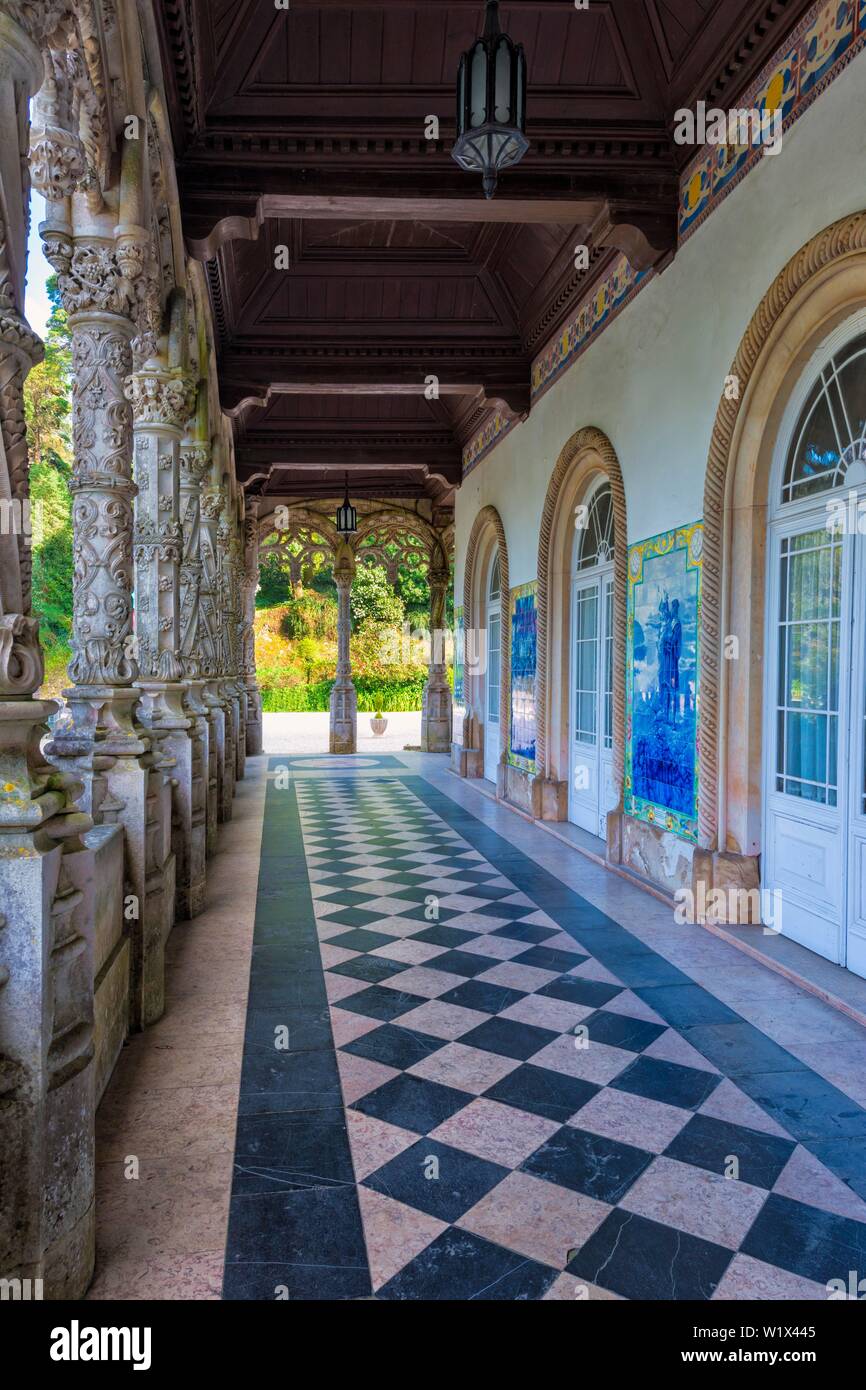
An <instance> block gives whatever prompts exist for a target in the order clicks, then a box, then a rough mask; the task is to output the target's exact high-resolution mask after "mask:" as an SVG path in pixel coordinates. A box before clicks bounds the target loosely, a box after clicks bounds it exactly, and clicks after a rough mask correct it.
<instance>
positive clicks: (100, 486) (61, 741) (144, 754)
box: [43, 227, 175, 1027]
mask: <svg viewBox="0 0 866 1390" xmlns="http://www.w3.org/2000/svg"><path fill="white" fill-rule="evenodd" d="M43 239H44V241H45V250H46V256H47V258H48V260H49V261H50V262H51V264H52V265H53V266H54V268H55V270H56V271H57V272H58V284H59V288H60V292H61V295H62V298H63V303H64V307H65V308H66V309H67V312H68V313H69V323H70V328H71V330H72V355H73V382H72V405H73V442H74V453H75V458H74V466H73V477H72V483H71V491H72V495H73V504H72V527H73V559H74V580H73V598H72V606H73V612H72V649H73V657H72V661H71V663H70V667H69V675H70V677H71V679H72V681H73V682H74V684H73V686H72V688H71V689H70V690H68V691H66V692H65V696H66V700H67V711H66V715H65V717H64V718H63V720H62V721H59V722H58V725H57V727H56V728H55V732H54V739H53V742H52V744H51V747H50V756H51V757H53V758H55V759H57V760H59V761H60V762H61V763H62V765H64V766H67V767H70V768H72V769H74V770H75V772H76V774H77V775H78V776H80V779H81V781H82V783H83V784H84V793H83V798H82V804H83V806H84V807H85V808H86V809H87V810H88V811H89V812H90V813H91V814H92V815H93V817H94V819H96V820H97V821H100V822H104V823H106V824H110V823H119V824H122V826H123V829H124V842H125V872H126V879H127V884H126V890H127V891H126V897H127V918H128V921H129V923H130V925H131V941H132V962H131V975H132V979H131V990H130V1020H131V1025H132V1026H133V1027H144V1026H145V1025H146V1024H148V1023H152V1022H154V1021H155V1020H156V1019H158V1018H159V1017H160V1016H161V1014H162V1012H163V1009H164V1006H165V942H166V939H167V937H168V933H169V931H170V930H171V925H172V921H173V918H174V896H175V881H174V880H175V862H174V856H173V854H172V851H171V786H170V781H169V779H168V776H167V774H166V770H165V767H164V765H163V761H162V759H161V758H160V757H159V756H158V752H157V751H154V750H152V748H151V739H150V738H149V737H148V735H147V733H146V732H145V730H144V729H143V728H142V727H141V725H140V724H139V723H138V722H137V720H136V717H135V709H136V705H137V704H138V700H139V692H138V690H137V689H135V687H134V682H135V680H136V679H137V677H138V663H137V660H136V639H135V636H134V635H133V630H132V583H133V553H132V545H133V511H132V504H133V498H134V496H135V491H136V489H135V485H134V483H133V481H132V446H133V434H132V409H131V406H130V404H129V401H128V400H127V399H126V395H125V392H124V383H125V381H126V379H127V377H128V376H129V374H130V372H131V370H132V346H131V344H132V339H133V336H134V335H135V334H136V332H137V331H138V330H139V329H140V328H141V326H142V325H141V319H140V317H139V313H140V307H141V301H140V299H139V297H138V294H137V291H136V288H135V284H134V277H135V275H136V273H137V271H138V270H139V269H140V266H141V263H142V257H141V254H140V250H139V249H138V248H122V247H116V246H115V245H114V244H113V242H111V241H109V240H108V239H107V238H106V237H92V238H89V239H86V240H85V239H77V240H75V241H73V240H72V238H71V237H70V236H68V235H67V234H66V233H64V232H62V231H57V230H56V229H53V228H50V227H46V228H44V229H43Z"/></svg>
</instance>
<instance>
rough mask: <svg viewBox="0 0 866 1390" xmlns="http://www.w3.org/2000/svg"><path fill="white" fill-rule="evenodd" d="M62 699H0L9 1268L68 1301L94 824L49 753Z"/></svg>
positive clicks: (87, 1248)
mask: <svg viewBox="0 0 866 1390" xmlns="http://www.w3.org/2000/svg"><path fill="white" fill-rule="evenodd" d="M56 708H57V706H56V704H55V703H54V702H53V701H42V700H29V699H22V700H6V701H3V702H2V703H0V1189H2V1196H0V1272H2V1277H3V1278H5V1279H21V1280H42V1281H43V1290H42V1295H43V1296H44V1297H46V1298H52V1299H65V1298H80V1297H82V1295H83V1294H84V1292H85V1290H86V1288H87V1285H88V1283H89V1282H90V1278H91V1276H92V1273H93V1261H94V1232H95V1224H94V1196H93V1194H94V1109H95V1101H94V1095H95V1092H94V1076H93V1073H94V1067H93V1053H94V1049H93V930H92V923H88V922H86V921H85V920H84V916H85V913H84V912H83V911H82V906H83V901H84V899H83V894H82V893H81V892H80V891H78V890H77V889H76V887H75V884H74V881H73V880H74V875H72V874H71V873H70V867H71V866H72V864H73V863H75V862H77V861H82V860H87V858H88V855H89V851H88V850H87V849H86V848H84V847H83V845H82V843H81V840H80V838H79V835H80V833H81V832H82V831H86V830H87V828H88V827H89V826H90V824H91V822H90V819H89V817H88V816H86V815H83V814H82V813H81V812H80V811H78V810H77V808H75V807H74V805H72V803H71V802H70V799H69V798H70V795H71V794H73V793H74V791H75V790H79V789H78V788H75V787H74V786H73V784H72V783H71V779H69V778H68V777H66V776H64V774H62V773H61V772H59V771H58V770H57V769H55V768H50V767H49V766H48V765H47V764H45V762H44V759H43V758H42V757H41V755H40V754H39V739H40V737H41V735H42V734H43V733H44V731H45V730H44V724H45V720H46V718H48V717H49V716H50V715H52V714H54V713H55V711H56ZM64 842H65V844H66V851H65V852H64V848H63V844H64ZM79 867H81V866H80V865H79ZM82 871H83V870H82ZM25 1296H27V1295H26V1294H25ZM29 1296H31V1297H39V1296H40V1294H39V1293H38V1292H37V1291H32V1290H31V1293H30V1295H29Z"/></svg>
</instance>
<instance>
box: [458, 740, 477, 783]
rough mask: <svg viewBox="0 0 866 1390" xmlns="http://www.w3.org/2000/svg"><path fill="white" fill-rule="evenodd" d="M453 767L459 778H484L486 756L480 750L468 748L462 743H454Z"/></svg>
mask: <svg viewBox="0 0 866 1390" xmlns="http://www.w3.org/2000/svg"><path fill="white" fill-rule="evenodd" d="M451 767H452V768H453V770H454V771H455V772H456V773H457V775H458V777H470V778H473V777H483V776H484V754H483V752H482V751H481V749H480V748H466V747H465V746H464V745H463V744H462V743H452V745H451Z"/></svg>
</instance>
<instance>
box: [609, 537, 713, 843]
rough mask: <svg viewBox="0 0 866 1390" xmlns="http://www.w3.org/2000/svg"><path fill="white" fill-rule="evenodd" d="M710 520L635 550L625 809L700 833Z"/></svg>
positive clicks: (686, 834)
mask: <svg viewBox="0 0 866 1390" xmlns="http://www.w3.org/2000/svg"><path fill="white" fill-rule="evenodd" d="M703 535H704V531H703V522H700V521H698V522H695V523H694V525H692V526H684V527H681V528H679V529H678V530H676V531H667V532H665V533H664V534H663V535H661V536H653V537H652V539H651V540H648V541H642V542H641V543H640V544H639V545H634V546H632V547H631V548H630V550H629V572H628V579H629V583H628V654H627V660H626V755H625V803H624V804H625V812H626V815H629V816H633V817H635V818H636V819H638V820H644V821H649V822H650V823H651V824H656V825H660V826H662V827H663V828H664V829H666V830H672V831H673V832H674V834H676V835H681V836H682V837H683V838H684V839H688V840H696V839H697V833H698V826H697V817H698V738H697V730H698V709H699V700H700V695H699V691H700V626H701V578H702V568H701V561H702V555H703Z"/></svg>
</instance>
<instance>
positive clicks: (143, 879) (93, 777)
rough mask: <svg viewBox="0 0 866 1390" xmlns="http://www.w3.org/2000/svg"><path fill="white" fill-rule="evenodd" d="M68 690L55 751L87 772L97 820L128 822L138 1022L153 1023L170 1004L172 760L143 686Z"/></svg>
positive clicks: (133, 1013)
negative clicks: (152, 724) (152, 731)
mask: <svg viewBox="0 0 866 1390" xmlns="http://www.w3.org/2000/svg"><path fill="white" fill-rule="evenodd" d="M65 694H66V699H67V702H68V708H67V711H66V717H65V718H64V719H63V721H62V723H60V724H59V725H58V727H57V728H56V729H55V732H54V738H53V741H52V743H51V744H50V745H49V747H48V750H47V751H48V753H49V756H50V757H51V758H52V759H55V760H57V761H59V762H60V764H61V765H62V766H64V767H68V768H71V769H72V770H74V771H75V773H76V774H77V775H78V776H79V777H80V780H81V781H82V782H83V783H84V787H85V790H84V794H83V796H82V798H81V803H80V804H82V805H83V806H84V807H85V808H86V809H87V810H88V811H89V812H90V814H91V815H92V816H93V818H94V820H96V821H97V822H99V823H101V824H105V825H122V826H123V831H124V870H125V876H126V884H125V889H124V917H125V919H126V926H127V928H128V930H129V935H130V942H131V947H132V952H131V960H130V1010H129V1013H130V1027H131V1028H133V1029H140V1028H145V1027H147V1026H148V1025H149V1024H151V1023H155V1022H156V1021H157V1019H159V1018H160V1017H161V1016H162V1013H163V1010H164V1008H165V943H166V941H167V940H168V935H169V932H170V931H171V928H172V924H173V922H174V898H175V859H174V854H173V853H172V848H171V819H172V817H171V795H172V787H171V777H170V776H169V775H168V769H169V768H170V762H169V761H168V760H166V759H164V757H163V755H162V752H161V750H160V749H158V748H157V749H152V748H151V741H152V740H151V738H150V737H148V736H147V734H146V732H145V730H144V729H143V728H142V727H141V726H140V725H138V724H137V723H136V722H135V718H134V714H135V708H136V705H137V704H138V701H139V692H138V690H136V689H134V688H132V687H129V686H125V687H115V686H76V687H75V688H74V689H72V690H69V691H66V692H65ZM156 732H158V731H156Z"/></svg>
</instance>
